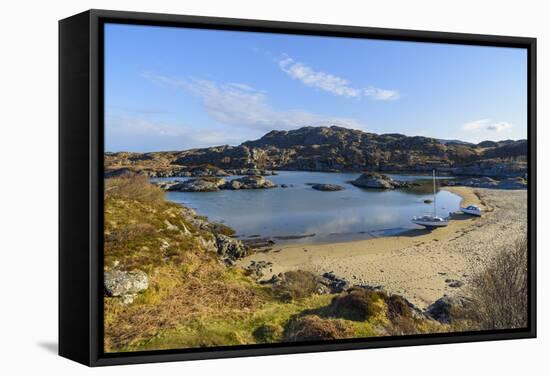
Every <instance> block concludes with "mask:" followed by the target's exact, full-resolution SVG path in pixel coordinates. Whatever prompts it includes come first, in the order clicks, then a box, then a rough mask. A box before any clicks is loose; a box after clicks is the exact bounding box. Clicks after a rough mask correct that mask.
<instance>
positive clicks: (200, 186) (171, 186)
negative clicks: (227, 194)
mask: <svg viewBox="0 0 550 376" xmlns="http://www.w3.org/2000/svg"><path fill="white" fill-rule="evenodd" d="M157 185H158V186H159V187H160V188H162V189H164V190H166V191H178V192H216V191H219V190H220V189H229V190H238V189H264V188H274V187H276V185H275V184H273V182H271V181H269V180H267V179H266V178H264V177H263V176H258V175H252V176H244V177H241V178H236V179H232V180H228V181H226V180H225V179H224V178H219V177H202V178H196V179H189V180H186V181H183V182H180V181H170V182H159V183H157Z"/></svg>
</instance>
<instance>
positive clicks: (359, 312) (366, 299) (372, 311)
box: [330, 288, 387, 321]
mask: <svg viewBox="0 0 550 376" xmlns="http://www.w3.org/2000/svg"><path fill="white" fill-rule="evenodd" d="M386 298H387V295H386V294H385V293H383V292H381V291H371V290H365V289H362V288H351V289H349V290H348V291H347V292H346V293H344V294H342V295H339V296H336V297H335V298H334V299H332V303H331V305H330V311H331V312H332V314H333V315H334V316H337V317H342V318H345V319H348V320H354V321H364V320H367V319H368V318H369V317H371V316H374V315H377V314H379V313H381V310H382V309H383V304H381V303H383V302H384V301H385V299H386Z"/></svg>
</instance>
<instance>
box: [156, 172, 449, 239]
mask: <svg viewBox="0 0 550 376" xmlns="http://www.w3.org/2000/svg"><path fill="white" fill-rule="evenodd" d="M358 176H359V174H358V173H323V172H304V171H280V172H279V175H277V176H269V177H267V178H268V179H269V180H271V181H273V182H274V183H276V184H286V185H287V186H288V188H273V189H259V190H238V191H230V190H222V191H219V192H168V193H167V198H168V199H169V200H171V201H174V202H177V203H182V204H184V205H186V206H188V207H191V208H194V209H196V210H197V211H198V212H199V213H200V214H201V215H206V216H208V217H209V218H210V220H214V221H220V222H224V223H225V224H227V225H229V226H231V227H232V228H233V229H235V231H236V232H237V235H238V236H240V237H243V238H246V237H250V236H257V235H260V236H262V237H281V236H282V237H286V236H299V235H311V234H315V236H309V237H305V238H303V239H287V240H284V239H283V240H281V239H277V242H284V241H287V242H293V243H294V242H300V241H302V242H308V243H309V242H325V241H343V240H351V239H364V238H369V237H373V236H384V235H393V234H396V233H399V232H402V231H405V230H408V229H412V228H416V226H415V225H414V224H412V223H411V221H410V220H411V218H412V217H413V216H415V215H422V214H428V213H432V212H433V206H432V204H425V203H424V200H425V199H431V198H432V194H431V178H430V177H429V176H411V175H390V176H391V177H392V178H394V179H396V180H407V181H424V182H425V183H426V188H425V189H415V190H414V191H404V190H385V191H379V190H366V189H361V188H357V187H355V186H353V185H351V184H348V183H347V182H348V181H350V180H353V179H355V178H357V177H358ZM426 179H427V180H426ZM162 180H164V179H162ZM169 180H173V179H169ZM181 180H185V178H181ZM306 183H332V184H340V185H343V186H344V187H345V189H344V190H342V191H336V192H321V191H316V190H314V189H312V188H311V187H310V186H308V185H306ZM459 204H460V197H458V196H456V195H454V194H451V193H449V192H447V191H439V192H438V193H437V210H438V215H440V216H446V215H447V214H448V213H449V212H451V211H456V210H458V208H459Z"/></svg>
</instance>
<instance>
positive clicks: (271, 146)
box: [105, 126, 527, 177]
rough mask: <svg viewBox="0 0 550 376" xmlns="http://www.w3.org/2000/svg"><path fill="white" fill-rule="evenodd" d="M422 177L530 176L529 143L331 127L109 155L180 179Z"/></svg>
mask: <svg viewBox="0 0 550 376" xmlns="http://www.w3.org/2000/svg"><path fill="white" fill-rule="evenodd" d="M199 166H201V167H205V166H208V167H210V168H213V169H223V170H235V169H264V170H307V171H357V172H359V171H365V170H367V171H387V172H388V171H394V172H397V171H399V172H422V171H431V170H432V169H433V168H437V169H438V171H439V172H440V173H445V172H448V173H450V174H455V175H479V176H492V177H510V176H522V175H524V174H525V173H526V172H527V141H526V140H519V141H511V140H507V141H500V142H494V141H484V142H481V143H479V144H470V143H465V142H460V141H456V140H438V139H435V138H430V137H422V136H413V137H410V136H405V135H402V134H380V135H379V134H374V133H368V132H363V131H360V130H353V129H348V128H342V127H338V126H332V127H303V128H299V129H296V130H291V131H271V132H269V133H267V134H265V135H264V136H263V137H261V138H260V139H258V140H254V141H247V142H244V143H242V144H241V145H239V146H229V145H222V146H214V147H209V148H202V149H191V150H185V151H179V152H177V151H174V152H154V153H126V152H121V153H107V154H106V155H105V167H106V170H107V171H108V172H109V171H111V172H112V171H116V170H117V169H121V168H127V169H131V170H140V171H143V172H145V173H147V174H149V175H153V176H177V175H181V174H184V175H185V174H186V173H189V171H190V170H191V169H196V168H197V167H199Z"/></svg>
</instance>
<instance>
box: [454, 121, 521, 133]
mask: <svg viewBox="0 0 550 376" xmlns="http://www.w3.org/2000/svg"><path fill="white" fill-rule="evenodd" d="M510 128H512V124H510V123H508V122H505V121H499V122H494V121H492V120H491V119H480V120H474V121H471V122H468V123H466V124H463V125H462V129H463V130H465V131H469V132H477V131H483V130H485V131H494V132H502V131H505V130H508V129H510Z"/></svg>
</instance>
